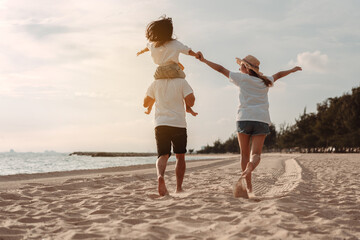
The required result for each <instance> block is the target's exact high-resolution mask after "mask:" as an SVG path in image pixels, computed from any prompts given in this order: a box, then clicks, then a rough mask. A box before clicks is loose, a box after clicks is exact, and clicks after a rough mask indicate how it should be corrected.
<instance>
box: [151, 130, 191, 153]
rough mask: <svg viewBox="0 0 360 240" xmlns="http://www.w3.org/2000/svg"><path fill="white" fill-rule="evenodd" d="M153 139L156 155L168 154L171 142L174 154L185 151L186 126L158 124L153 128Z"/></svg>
mask: <svg viewBox="0 0 360 240" xmlns="http://www.w3.org/2000/svg"><path fill="white" fill-rule="evenodd" d="M155 139H156V146H157V152H158V157H160V156H162V155H166V154H169V156H170V155H171V144H172V146H173V151H174V153H175V154H182V153H186V144H187V133H186V128H178V127H170V126H158V127H156V128H155Z"/></svg>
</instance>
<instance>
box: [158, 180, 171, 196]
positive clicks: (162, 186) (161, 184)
mask: <svg viewBox="0 0 360 240" xmlns="http://www.w3.org/2000/svg"><path fill="white" fill-rule="evenodd" d="M158 192H159V195H160V196H165V195H168V194H169V192H168V190H167V189H166V185H165V179H164V177H162V176H160V177H158Z"/></svg>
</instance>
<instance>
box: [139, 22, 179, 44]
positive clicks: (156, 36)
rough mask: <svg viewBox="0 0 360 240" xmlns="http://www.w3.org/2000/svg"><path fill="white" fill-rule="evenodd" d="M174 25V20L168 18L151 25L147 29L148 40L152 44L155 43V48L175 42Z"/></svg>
mask: <svg viewBox="0 0 360 240" xmlns="http://www.w3.org/2000/svg"><path fill="white" fill-rule="evenodd" d="M172 35H173V24H172V19H171V18H167V17H166V16H163V17H161V19H160V20H157V21H153V22H151V23H149V25H148V26H147V27H146V38H147V39H148V40H149V41H150V42H155V47H160V46H162V45H164V44H165V43H166V42H168V41H171V40H173V38H172Z"/></svg>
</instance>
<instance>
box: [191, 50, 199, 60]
mask: <svg viewBox="0 0 360 240" xmlns="http://www.w3.org/2000/svg"><path fill="white" fill-rule="evenodd" d="M200 54H201V52H197V53H195V52H194V51H193V50H189V55H190V56H193V57H195V58H196V59H199V58H200V56H201V55H200Z"/></svg>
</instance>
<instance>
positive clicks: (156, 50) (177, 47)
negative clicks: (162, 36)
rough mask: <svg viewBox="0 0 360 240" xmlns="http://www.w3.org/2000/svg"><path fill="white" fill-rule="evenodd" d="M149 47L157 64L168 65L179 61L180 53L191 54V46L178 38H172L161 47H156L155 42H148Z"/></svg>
mask: <svg viewBox="0 0 360 240" xmlns="http://www.w3.org/2000/svg"><path fill="white" fill-rule="evenodd" d="M147 47H148V49H149V50H150V52H151V57H152V59H153V61H154V63H155V64H157V65H159V66H164V65H168V64H170V63H173V62H174V63H179V54H180V53H183V54H186V55H189V51H190V50H191V48H189V47H188V46H186V45H184V44H182V43H181V42H179V41H178V40H172V41H169V42H167V43H165V44H164V45H162V46H160V47H155V43H152V42H151V43H148V44H147Z"/></svg>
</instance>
